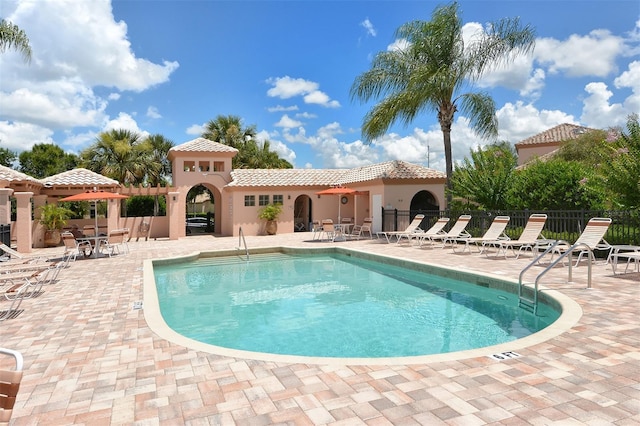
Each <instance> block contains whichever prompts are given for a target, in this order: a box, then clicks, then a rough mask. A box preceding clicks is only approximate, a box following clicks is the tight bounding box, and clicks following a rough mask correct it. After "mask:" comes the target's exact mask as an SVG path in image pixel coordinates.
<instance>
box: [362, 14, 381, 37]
mask: <svg viewBox="0 0 640 426" xmlns="http://www.w3.org/2000/svg"><path fill="white" fill-rule="evenodd" d="M360 26H361V27H363V28H364V29H365V30H367V35H369V36H371V37H375V36H376V35H377V34H378V33H377V31H376V29H375V27H374V26H373V23H372V22H371V21H370V20H369V18H367V19H365V20H364V21H362V22H360Z"/></svg>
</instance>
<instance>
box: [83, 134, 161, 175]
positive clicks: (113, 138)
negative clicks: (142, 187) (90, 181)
mask: <svg viewBox="0 0 640 426" xmlns="http://www.w3.org/2000/svg"><path fill="white" fill-rule="evenodd" d="M151 152H152V150H151V144H150V142H149V141H148V140H147V139H143V138H142V137H141V135H140V134H139V133H137V132H132V131H130V130H124V129H113V130H110V131H108V132H102V133H100V134H99V135H98V136H97V138H96V141H95V142H94V143H93V144H92V145H91V146H90V147H88V148H87V149H85V150H84V151H82V152H81V153H80V158H81V159H82V163H83V165H84V166H85V167H87V168H88V169H89V170H92V171H94V172H96V173H100V174H102V175H105V176H108V177H110V178H112V179H116V180H117V181H118V182H120V183H121V184H124V185H138V184H141V183H144V181H145V178H146V177H147V176H148V173H149V174H150V175H151V174H153V173H155V171H156V170H157V169H159V168H160V165H159V164H158V163H154V162H153V161H152V155H151Z"/></svg>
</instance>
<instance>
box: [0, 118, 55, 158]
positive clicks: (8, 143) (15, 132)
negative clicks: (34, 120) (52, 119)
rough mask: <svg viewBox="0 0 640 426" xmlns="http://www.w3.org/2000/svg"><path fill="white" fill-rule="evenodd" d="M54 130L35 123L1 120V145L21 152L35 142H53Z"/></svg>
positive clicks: (29, 148)
mask: <svg viewBox="0 0 640 426" xmlns="http://www.w3.org/2000/svg"><path fill="white" fill-rule="evenodd" d="M52 136H53V132H52V131H51V129H47V128H46V127H42V126H38V125H35V124H30V123H24V122H18V123H12V122H9V121H0V147H1V148H7V149H8V150H10V151H14V152H17V153H20V152H22V151H29V150H31V148H33V145H35V144H42V143H53V139H52Z"/></svg>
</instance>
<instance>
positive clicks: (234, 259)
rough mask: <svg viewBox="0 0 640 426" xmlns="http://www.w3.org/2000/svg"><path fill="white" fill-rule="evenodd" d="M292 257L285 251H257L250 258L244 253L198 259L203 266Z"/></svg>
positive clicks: (278, 259) (275, 260)
mask: <svg viewBox="0 0 640 426" xmlns="http://www.w3.org/2000/svg"><path fill="white" fill-rule="evenodd" d="M288 259H291V255H288V254H284V253H256V254H251V255H250V257H249V260H248V261H247V259H246V257H245V256H244V255H243V254H238V256H220V257H204V258H201V259H198V264H200V265H203V266H205V265H206V266H213V265H237V264H239V263H247V262H249V263H256V262H279V261H282V260H288Z"/></svg>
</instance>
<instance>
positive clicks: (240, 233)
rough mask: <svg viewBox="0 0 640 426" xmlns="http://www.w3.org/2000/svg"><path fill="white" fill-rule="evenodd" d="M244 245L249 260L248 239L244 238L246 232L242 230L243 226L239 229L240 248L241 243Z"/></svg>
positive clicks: (239, 246)
mask: <svg viewBox="0 0 640 426" xmlns="http://www.w3.org/2000/svg"><path fill="white" fill-rule="evenodd" d="M240 243H242V245H244V252H245V254H246V256H247V261H248V260H249V248H248V247H247V241H246V240H245V239H244V232H243V231H242V226H241V227H240V228H239V229H238V250H240V249H241V248H242V246H241V245H240Z"/></svg>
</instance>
